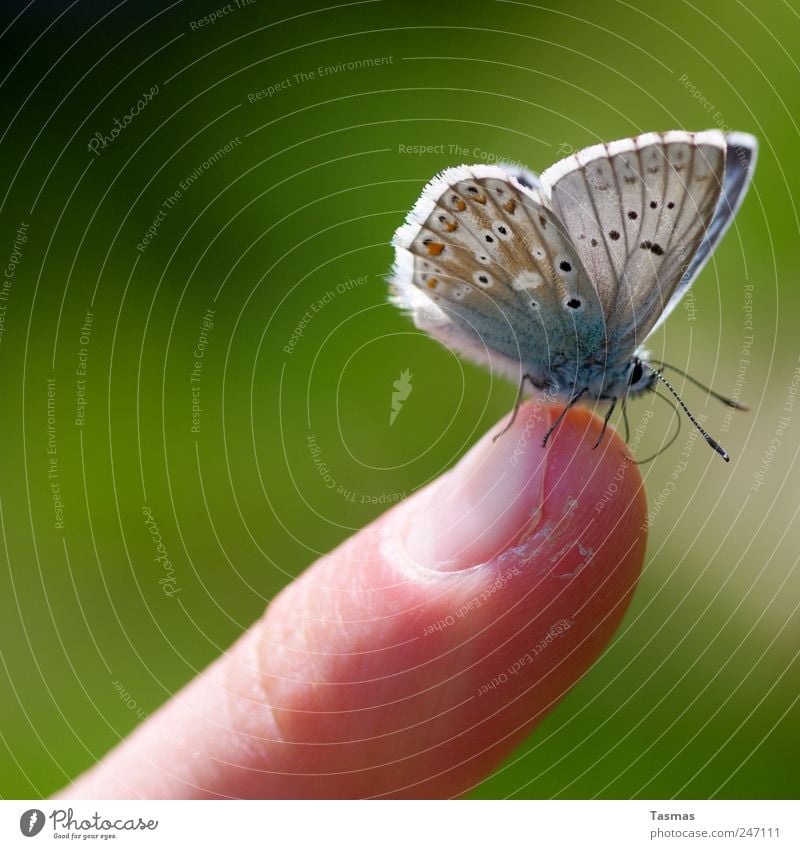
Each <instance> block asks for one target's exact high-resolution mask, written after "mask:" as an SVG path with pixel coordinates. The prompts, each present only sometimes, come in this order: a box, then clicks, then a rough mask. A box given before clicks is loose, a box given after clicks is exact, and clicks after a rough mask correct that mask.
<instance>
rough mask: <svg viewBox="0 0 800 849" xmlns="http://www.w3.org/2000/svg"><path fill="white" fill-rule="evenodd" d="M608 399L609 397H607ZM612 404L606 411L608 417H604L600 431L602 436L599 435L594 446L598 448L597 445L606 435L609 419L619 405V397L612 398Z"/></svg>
mask: <svg viewBox="0 0 800 849" xmlns="http://www.w3.org/2000/svg"><path fill="white" fill-rule="evenodd" d="M605 400H608V399H605ZM610 400H611V406H610V407H609V408H608V412H607V413H606V417H605V418H604V419H603V429H602V430H601V431H600V436H598V437H597V442H595V444H594V445H593V446H592V447H593V448H597V446H598V445H599V444H600V443H601V442H602V441H603V437H604V436H605V435H606V428H607V427H608V420H609V419H610V418H611V414H612V413H613V412H614V407H616V406H617V399H616V398H613V397H612V398H611V399H610Z"/></svg>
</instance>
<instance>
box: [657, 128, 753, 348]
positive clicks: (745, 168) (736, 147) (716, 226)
mask: <svg viewBox="0 0 800 849" xmlns="http://www.w3.org/2000/svg"><path fill="white" fill-rule="evenodd" d="M725 141H726V149H725V179H724V181H723V183H722V194H721V195H720V198H719V201H718V202H717V208H716V209H715V210H714V217H713V218H712V219H711V224H709V226H708V232H707V233H706V235H705V238H704V239H703V241H702V243H701V244H700V247H699V248H698V250H697V253H696V254H695V255H694V257H693V258H692V261H691V263H689V267H688V268H687V269H686V272H685V273H684V275H683V277H681V279H680V281H679V283H678V285H677V286H676V287H675V291H674V292H673V293H672V297H671V298H670V299H669V301H668V302H667V305H666V307H665V308H664V312H662V313H661V315H660V316H659V317H658V319H657V320H656V323H655V324H654V325H653V329H652V330H651V331H650V332H651V333H652V332H653V331H654V330H656V328H658V327H659V326H660V325H661V324H662V323H663V322H664V321H665V320H666V318H667V316H668V315H669V314H670V313H671V312H672V310H674V309H675V307H676V306H677V305H678V303H679V302H680V300H681V298H682V297H683V296H684V295H685V294H686V292H687V291H688V289H689V288H690V286H691V285H692V283H694V281H695V278H696V277H697V276H698V274H700V272H701V271H702V270H703V267H704V266H705V264H706V263H707V262H708V259H709V257H710V256H711V254H712V253H713V252H714V248H716V246H717V244H718V243H719V241H720V239H721V238H722V237H723V236H724V235H725V231H726V230H727V229H728V227H730V225H731V221H733V217H734V215H736V212H737V210H738V209H739V207H740V206H741V205H742V201H743V200H744V196H745V195H746V194H747V189H748V188H749V187H750V181H751V180H752V179H753V171H754V170H755V167H756V159H757V158H758V141H757V140H756V138H755V137H754V136H751V135H749V134H747V133H726V135H725Z"/></svg>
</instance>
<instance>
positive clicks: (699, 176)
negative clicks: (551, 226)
mask: <svg viewBox="0 0 800 849" xmlns="http://www.w3.org/2000/svg"><path fill="white" fill-rule="evenodd" d="M726 148H727V145H726V140H725V135H724V134H723V133H721V132H719V131H716V130H711V131H708V132H702V133H685V132H680V131H675V132H669V133H664V134H658V133H646V134H644V135H641V136H637V137H636V138H629V139H621V140H619V141H615V142H610V143H609V144H600V145H594V146H593V147H589V148H586V149H584V150H581V151H579V152H578V153H576V154H574V155H572V156H569V157H567V158H566V159H563V160H561V161H560V162H557V163H556V164H555V165H553V166H552V167H550V168H549V169H548V170H547V171H545V172H544V173H543V174H542V175H541V178H540V179H541V184H542V191H543V194H544V196H545V198H546V199H547V200H548V201H549V202H550V205H551V206H552V208H553V210H554V211H555V212H556V213H557V215H558V216H559V218H560V220H561V221H562V222H563V227H564V230H565V231H566V233H568V234H569V235H570V236H571V238H572V242H573V243H574V244H575V245H576V246H577V248H578V252H579V254H580V257H581V260H582V262H583V265H584V266H585V268H586V270H587V272H588V273H589V275H590V277H591V279H592V281H593V283H594V285H595V287H596V289H597V292H598V295H599V298H600V301H601V303H602V307H603V311H604V313H605V316H606V320H607V322H608V327H609V335H610V337H611V339H610V341H611V344H612V346H613V348H614V350H615V351H616V352H618V354H619V355H620V356H625V357H630V355H631V354H632V353H633V351H634V350H635V348H636V347H637V346H638V345H639V344H641V342H642V341H643V340H644V339H645V337H646V336H647V335H649V333H650V331H651V330H652V329H653V327H654V326H655V325H656V323H657V321H658V319H659V316H660V315H662V314H663V313H664V312H665V309H666V306H667V305H668V304H669V303H670V301H671V298H672V297H673V295H675V294H676V292H677V290H678V287H679V285H680V283H681V281H682V280H683V279H684V278H685V275H686V274H687V273H688V272H689V269H690V268H691V266H692V262H693V260H694V258H695V257H696V256H697V255H698V252H699V250H700V249H701V246H702V245H703V244H704V243H706V242H707V243H708V244H709V245H711V247H712V248H713V244H716V241H714V242H713V243H712V242H711V234H712V231H711V225H712V222H713V221H714V216H715V210H716V209H717V207H718V204H719V202H720V196H721V193H722V187H723V182H724V177H725V153H726ZM719 235H721V232H720V233H719ZM718 238H719V236H717V239H718ZM698 270H699V268H698Z"/></svg>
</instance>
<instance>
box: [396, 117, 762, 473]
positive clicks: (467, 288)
mask: <svg viewBox="0 0 800 849" xmlns="http://www.w3.org/2000/svg"><path fill="white" fill-rule="evenodd" d="M757 151H758V143H757V141H756V139H755V138H754V137H753V136H751V135H748V134H746V133H738V132H722V131H720V130H707V131H704V132H697V133H692V132H684V131H680V130H675V131H671V132H666V133H645V134H643V135H639V136H635V137H632V138H625V139H619V140H617V141H613V142H609V143H606V144H596V145H593V146H591V147H587V148H585V149H583V150H580V151H578V152H577V153H574V154H572V155H570V156H567V157H566V158H565V159H562V160H560V161H558V162H556V163H555V164H554V165H552V166H551V167H550V168H548V169H547V170H546V171H544V172H543V173H542V174H541V175H540V176H538V177H537V176H536V175H534V174H532V173H530V172H528V171H525V170H523V169H521V168H518V167H512V166H508V165H502V164H501V165H496V166H495V165H471V166H466V165H462V166H458V167H454V168H447V169H445V170H444V171H442V172H441V173H440V174H438V175H437V176H436V177H434V178H433V179H432V180H431V181H430V182H429V183H428V184H427V185H426V186H425V188H424V190H423V192H422V195H421V196H420V198H419V200H418V201H417V203H416V204H415V205H414V207H413V208H412V210H411V212H410V213H409V214H408V216H407V218H406V222H405V224H403V225H402V226H401V227H399V228H398V230H397V231H396V233H395V234H394V238H393V240H392V244H393V246H394V248H395V263H394V267H393V271H392V275H391V277H390V285H391V296H390V299H391V300H392V301H393V302H394V303H396V304H397V305H399V306H400V307H402V308H404V309H406V310H408V311H409V312H410V313H411V315H412V317H413V320H414V322H415V324H416V325H417V326H418V327H419V328H421V329H422V330H425V331H426V332H428V333H429V334H430V335H431V336H433V337H434V338H436V339H437V340H439V341H441V342H443V343H444V344H445V345H447V346H448V347H451V348H453V349H454V350H456V351H458V352H459V353H460V354H462V355H464V356H465V357H467V358H468V359H471V360H473V361H475V362H479V363H482V364H484V365H487V364H488V365H489V366H490V367H491V368H492V369H493V370H497V371H498V372H499V373H500V374H503V375H505V376H507V377H509V378H510V379H512V380H515V381H517V380H518V381H519V393H518V396H517V403H516V405H515V407H514V413H513V415H512V418H511V421H510V422H509V424H508V427H510V426H511V423H513V421H514V417H515V416H516V413H517V410H518V408H519V405H520V403H521V399H522V396H523V392H524V390H525V388H526V382H527V383H528V384H530V386H531V387H532V388H534V389H538V390H544V391H546V392H548V393H549V394H550V397H551V398H552V399H553V400H558V401H561V402H562V403H564V404H565V405H566V406H565V407H564V409H563V411H562V412H561V414H560V415H559V417H558V418H557V419H556V421H555V422H554V423H553V425H552V426H551V428H550V429H549V430H548V432H547V435H546V436H545V438H544V442H545V443H546V442H547V439H548V437H549V436H550V434H551V433H552V431H553V430H554V429H555V428H556V427H557V426H558V424H559V423H560V421H561V419H562V418H563V416H564V415H565V414H566V412H567V411H568V410H569V408H570V407H571V406H572V405H574V404H576V403H577V402H578V401H582V400H583V401H591V400H593V401H608V402H610V407H609V409H608V412H607V414H606V417H605V421H604V423H603V430H602V432H601V434H600V437H599V438H598V441H597V443H596V445H597V444H599V443H600V440H601V439H602V437H603V434H604V433H605V431H606V426H607V424H608V421H609V418H610V417H611V414H612V413H613V410H614V409H615V406H616V404H617V403H618V402H620V401H621V402H622V404H623V412H624V404H625V402H626V400H627V399H628V398H630V397H632V396H635V395H637V394H639V393H642V392H644V391H646V390H651V389H653V388H654V386H655V385H656V384H657V382H659V381H660V382H661V383H663V384H664V385H666V386H667V388H668V389H669V390H670V392H671V393H672V394H673V395H674V396H675V397H676V398H677V399H678V401H679V402H680V405H681V407H682V409H683V410H684V412H685V413H686V414H687V415H688V416H689V418H690V419H691V421H692V422H693V424H694V425H695V426H696V427H697V428H698V430H699V431H700V433H701V434H702V435H703V437H704V438H705V440H706V442H708V444H709V445H710V446H711V447H712V448H714V449H715V450H716V451H717V452H718V453H719V454H720V455H721V456H722V457H723V458H724V459H725V460H726V461H727V460H729V459H730V458H729V456H728V454H727V452H725V450H724V449H723V448H722V447H721V446H720V445H719V444H718V443H717V442H716V441H715V440H714V439H713V438H712V437H711V436H709V434H707V433H706V432H705V430H703V428H702V427H701V426H700V424H699V423H698V422H697V420H696V419H695V418H694V417H693V416H692V415H691V413H690V412H689V410H688V409H687V407H686V405H685V404H684V403H683V401H682V400H681V398H680V397H679V396H678V394H677V392H676V391H675V389H674V388H673V387H672V385H671V384H670V383H669V382H668V381H667V379H666V378H665V377H664V375H663V373H662V371H663V368H664V367H665V366H666V364H664V363H661V364H660V367H657V366H656V365H655V364H653V363H651V362H649V361H648V358H649V354H648V352H647V351H646V350H645V348H644V347H643V344H644V343H645V342H646V340H647V338H648V337H649V336H650V335H651V334H652V333H653V332H654V331H655V330H656V329H657V328H658V327H659V326H660V325H661V324H662V322H663V321H664V320H665V319H666V318H667V316H668V315H669V314H670V313H671V312H672V311H673V310H674V309H675V307H676V306H677V304H678V303H679V302H680V300H681V298H682V297H683V296H684V295H685V294H686V292H687V291H688V289H689V287H690V286H691V285H692V283H693V282H694V280H695V278H696V277H697V276H698V274H699V273H700V271H701V270H702V268H703V266H704V265H705V264H706V262H707V261H708V259H709V257H710V256H711V254H712V253H713V251H714V248H715V247H716V246H717V244H718V243H719V241H720V239H721V238H722V236H723V234H724V233H725V231H726V230H727V229H728V227H729V226H730V224H731V221H732V220H733V217H734V215H735V214H736V211H737V210H738V208H739V206H740V205H741V203H742V200H743V199H744V196H745V194H746V192H747V189H748V186H749V184H750V181H751V179H752V176H753V170H754V167H755V162H756V157H757ZM670 368H674V367H670ZM676 371H678V369H676ZM685 376H686V377H688V375H685ZM689 379H690V380H693V378H689ZM693 382H695V383H697V381H693ZM699 385H701V386H702V384H699ZM703 388H706V387H703ZM708 391H709V392H710V393H711V394H712V395H714V396H715V397H717V398H719V399H720V400H723V401H725V402H726V403H728V404H729V405H730V406H733V407H736V408H739V409H747V408H746V406H745V405H743V404H740V403H739V402H738V401H733V400H729V399H726V398H724V397H723V396H721V395H718V394H717V393H714V392H711V390H708ZM506 429H507V428H506ZM503 432H505V431H503ZM595 447H596V446H595Z"/></svg>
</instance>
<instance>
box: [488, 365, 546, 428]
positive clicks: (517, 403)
mask: <svg viewBox="0 0 800 849" xmlns="http://www.w3.org/2000/svg"><path fill="white" fill-rule="evenodd" d="M526 380H527V381H528V382H529V383H530V385H531V386H532V387H533V388H534V389H535V388H536V384H535V383H534V382H533V378H532V377H531V376H530V375H529V374H523V375H522V380H520V382H519V390H518V392H517V400H516V401H515V402H514V411H513V412H512V413H511V419H510V421H509V422H508V424H507V425H506V426H505V427H504V428H503V429H502V430H501V431H500V433H496V434H495V435H494V436H493V437H492V442H497V440H498V439H500V437H501V436H502V435H503V434H504V433H505V432H506V431H508V430H510V429H511V427H512V425H513V424H514V422H515V421H516V419H517V413H518V412H519V408H520V407H521V406H522V393H523V392H524V391H525V381H526Z"/></svg>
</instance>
